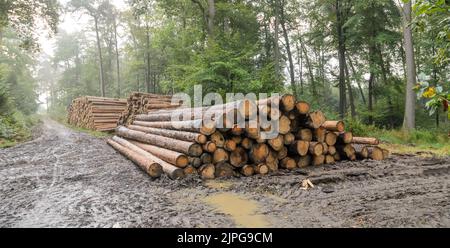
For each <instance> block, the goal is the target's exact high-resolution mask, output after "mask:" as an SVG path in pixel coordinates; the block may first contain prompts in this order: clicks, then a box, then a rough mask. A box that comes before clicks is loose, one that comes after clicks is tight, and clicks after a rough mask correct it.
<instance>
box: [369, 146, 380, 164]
mask: <svg viewBox="0 0 450 248" xmlns="http://www.w3.org/2000/svg"><path fill="white" fill-rule="evenodd" d="M367 150H368V151H369V158H371V159H373V160H377V161H381V160H383V158H384V156H383V150H382V149H381V148H379V147H378V146H367Z"/></svg>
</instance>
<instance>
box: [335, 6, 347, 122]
mask: <svg viewBox="0 0 450 248" xmlns="http://www.w3.org/2000/svg"><path fill="white" fill-rule="evenodd" d="M336 20H337V21H336V23H337V25H336V28H337V36H338V56H339V115H340V117H341V119H344V118H345V109H346V108H345V105H346V94H345V37H344V32H343V16H342V11H341V0H336Z"/></svg>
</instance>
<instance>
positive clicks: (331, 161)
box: [325, 154, 336, 164]
mask: <svg viewBox="0 0 450 248" xmlns="http://www.w3.org/2000/svg"><path fill="white" fill-rule="evenodd" d="M334 163H336V161H335V160H334V156H333V155H329V154H328V155H325V164H334Z"/></svg>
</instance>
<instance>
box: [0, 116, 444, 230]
mask: <svg viewBox="0 0 450 248" xmlns="http://www.w3.org/2000/svg"><path fill="white" fill-rule="evenodd" d="M0 178H1V183H0V227H450V189H449V183H450V158H449V157H447V158H423V157H419V156H415V155H393V156H392V158H390V159H389V160H387V161H383V162H375V161H364V162H343V163H339V164H336V165H327V166H321V167H315V168H308V169H302V170H300V169H299V170H296V171H293V172H283V171H280V172H279V173H277V174H276V175H271V176H265V177H260V176H255V177H251V178H233V179H228V180H216V181H209V182H203V181H202V180H199V179H198V178H195V177H191V178H186V179H183V180H179V181H172V180H170V179H168V178H167V177H163V178H161V179H158V180H152V179H150V178H149V177H148V176H147V175H145V174H144V173H143V172H141V171H140V170H139V169H138V167H137V166H135V165H134V164H132V163H131V162H129V161H128V160H126V159H125V158H123V157H122V156H120V155H119V154H117V153H116V152H115V151H114V150H113V149H112V148H110V147H109V146H108V145H107V144H106V143H105V142H104V140H102V139H98V138H94V137H92V136H90V135H88V134H85V133H80V132H76V131H73V130H70V129H68V128H66V127H64V126H63V125H60V124H58V123H56V122H54V121H51V120H45V121H44V124H43V125H42V127H41V128H40V131H38V132H37V135H36V139H35V140H33V141H31V142H28V143H24V144H22V145H19V146H16V147H13V148H8V149H2V150H0ZM307 178H308V179H310V180H311V182H312V183H313V184H314V185H315V187H314V188H312V189H308V190H304V189H301V185H300V182H301V181H302V180H304V179H307Z"/></svg>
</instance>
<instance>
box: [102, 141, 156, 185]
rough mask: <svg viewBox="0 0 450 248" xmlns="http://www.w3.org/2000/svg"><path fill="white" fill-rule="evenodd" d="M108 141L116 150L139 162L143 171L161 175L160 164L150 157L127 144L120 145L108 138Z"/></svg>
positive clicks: (153, 175)
mask: <svg viewBox="0 0 450 248" xmlns="http://www.w3.org/2000/svg"><path fill="white" fill-rule="evenodd" d="M107 143H108V144H109V145H110V146H112V147H113V148H114V149H115V150H116V151H118V152H119V153H121V154H122V155H124V156H125V157H127V158H128V159H130V160H131V161H133V162H134V163H135V164H137V165H138V166H139V167H140V168H141V169H142V170H143V171H145V172H146V173H147V174H148V175H149V176H151V177H153V178H158V177H160V176H161V174H162V172H163V169H162V167H161V165H160V164H158V163H157V162H155V161H153V160H151V159H149V158H148V157H146V156H143V155H141V154H139V153H137V152H135V151H133V150H131V149H129V148H127V147H125V146H122V145H120V144H119V143H117V142H115V141H113V140H110V139H109V140H107Z"/></svg>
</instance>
